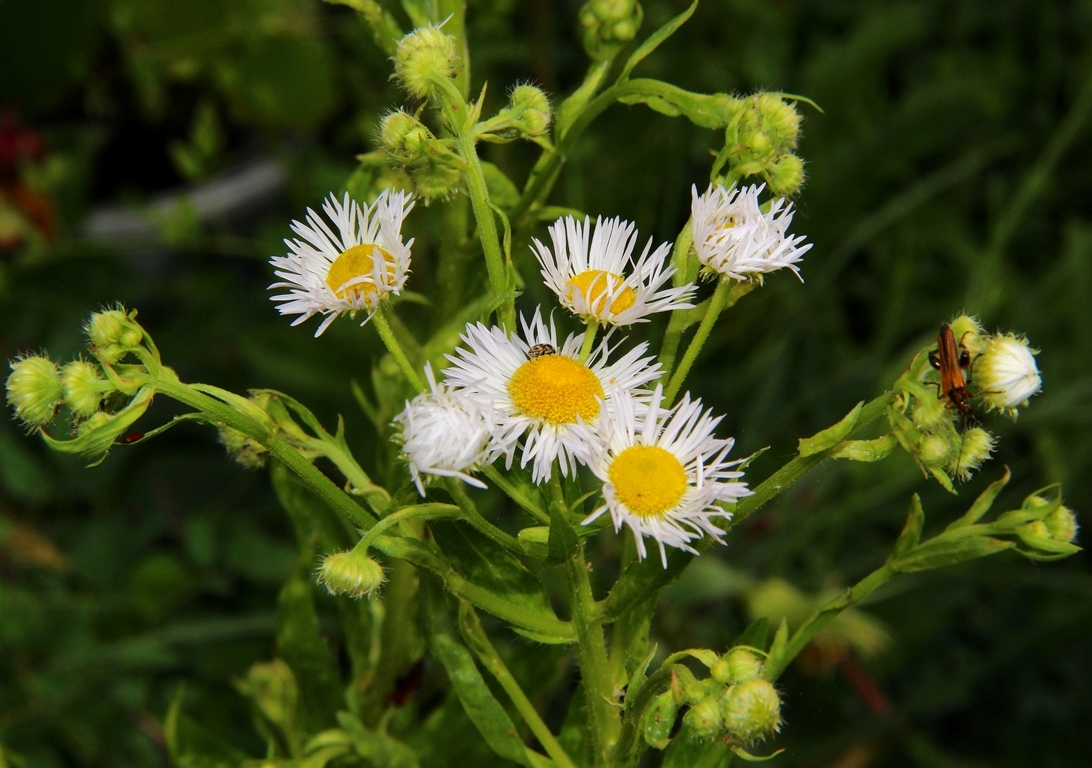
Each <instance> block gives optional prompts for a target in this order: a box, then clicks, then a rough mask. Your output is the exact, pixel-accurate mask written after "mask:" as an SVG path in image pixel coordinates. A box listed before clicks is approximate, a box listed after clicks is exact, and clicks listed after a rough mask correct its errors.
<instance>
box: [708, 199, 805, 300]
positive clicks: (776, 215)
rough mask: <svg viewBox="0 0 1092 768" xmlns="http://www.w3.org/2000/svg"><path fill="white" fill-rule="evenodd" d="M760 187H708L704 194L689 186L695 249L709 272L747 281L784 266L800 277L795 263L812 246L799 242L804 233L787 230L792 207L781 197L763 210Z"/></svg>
mask: <svg viewBox="0 0 1092 768" xmlns="http://www.w3.org/2000/svg"><path fill="white" fill-rule="evenodd" d="M764 186H765V185H762V186H757V187H756V186H750V187H743V188H742V189H734V190H732V191H728V190H726V189H725V188H724V187H722V186H720V185H717V187H716V188H713V187H712V186H710V187H709V189H708V190H706V192H705V194H704V195H699V194H698V188H697V187H693V188H692V190H691V197H692V202H691V206H690V212H691V215H692V217H693V234H694V250H695V251H696V252H697V255H698V261H700V262H701V263H702V265H703V266H704V267H705V268H706V269H707V270H708V271H710V272H715V273H717V274H719V275H725V276H727V277H731V278H734V279H736V280H746V279H748V276H749V275H754V274H764V273H766V272H773V271H774V270H775V269H781V268H782V267H788V268H789V269H791V270H792V271H793V272H795V273H796V276H797V277H800V269H799V267H797V266H796V262H798V261H800V258H801V257H802V256H803V255H804V253H805V252H807V250H808V249H809V248H811V244H810V243H809V244H807V245H801V243H802V242H804V236H803V235H800V236H799V237H792V236H791V235H789V234H788V232H787V230H788V228H789V224H791V223H792V216H793V210H792V203H790V202H788V201H787V200H785V198H783V197H779V198H777V199H776V200H773V201H771V203H770V210H769V212H768V213H763V212H762V209H761V208H760V207H759V203H758V195H759V193H760V192H761V191H762V189H763V187H764Z"/></svg>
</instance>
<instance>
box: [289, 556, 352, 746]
mask: <svg viewBox="0 0 1092 768" xmlns="http://www.w3.org/2000/svg"><path fill="white" fill-rule="evenodd" d="M306 560H307V561H309V560H310V558H306ZM307 566H309V562H308V563H307ZM301 570H302V571H303V572H304V573H308V572H309V571H310V568H309V567H304V568H301ZM278 616H279V619H280V628H279V629H278V631H277V650H278V651H279V652H280V655H281V656H282V657H283V658H284V660H285V661H286V662H288V666H289V667H291V668H292V672H293V674H294V675H295V678H296V682H297V683H298V685H299V688H300V701H301V703H302V705H303V706H302V707H301V711H302V716H303V725H304V730H305V731H306V732H308V733H315V732H317V731H321V730H324V729H326V728H329V727H331V726H333V725H334V722H335V715H336V713H337V711H338V710H339V709H342V708H344V706H345V697H344V695H343V694H342V691H341V681H340V680H339V679H338V674H337V671H336V670H335V669H334V663H333V659H331V658H330V650H329V648H328V647H327V645H326V641H325V640H324V639H323V637H322V635H321V634H320V633H319V625H318V615H317V614H316V613H315V604H314V600H313V599H312V596H311V582H310V581H309V580H308V579H307V578H305V577H303V576H300V575H297V576H296V577H294V578H292V579H290V580H289V581H288V583H287V584H285V585H284V587H283V588H282V589H281V594H280V597H279V598H278Z"/></svg>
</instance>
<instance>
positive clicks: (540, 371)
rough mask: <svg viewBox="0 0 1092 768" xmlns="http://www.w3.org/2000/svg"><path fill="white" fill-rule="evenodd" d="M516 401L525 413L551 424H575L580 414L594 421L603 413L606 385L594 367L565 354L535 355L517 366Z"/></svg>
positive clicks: (512, 386) (512, 385) (511, 386)
mask: <svg viewBox="0 0 1092 768" xmlns="http://www.w3.org/2000/svg"><path fill="white" fill-rule="evenodd" d="M508 394H509V395H511V396H512V404H513V405H515V406H516V410H517V411H519V412H520V413H522V414H523V415H524V416H531V417H533V418H536V419H543V420H545V421H548V422H549V423H551V424H555V425H557V424H575V423H576V417H577V416H579V417H580V418H582V419H583V420H584V421H592V420H593V419H595V417H596V416H598V415H599V403H598V402H597V401H596V398H597V397H598V398H602V397H603V385H602V384H600V383H599V379H598V378H597V377H596V375H595V374H594V373H592V372H591V370H590V369H589V368H588V367H587V366H585V365H583V364H581V363H578V362H576V361H575V360H573V359H572V358H571V357H564V356H563V355H543V356H542V357H534V358H531V359H530V360H528V361H527V362H526V363H524V364H523V365H521V366H520V367H519V368H517V369H516V372H515V373H514V374H512V378H511V379H509V381H508Z"/></svg>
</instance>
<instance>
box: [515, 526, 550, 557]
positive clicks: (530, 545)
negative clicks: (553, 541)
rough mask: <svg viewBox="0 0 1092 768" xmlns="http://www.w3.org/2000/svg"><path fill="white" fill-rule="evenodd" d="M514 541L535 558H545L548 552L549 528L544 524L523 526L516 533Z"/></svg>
mask: <svg viewBox="0 0 1092 768" xmlns="http://www.w3.org/2000/svg"><path fill="white" fill-rule="evenodd" d="M516 541H518V542H519V545H520V546H521V547H523V551H524V552H526V553H527V554H528V555H529V556H530V557H533V558H535V559H536V560H545V559H546V558H547V557H548V556H549V554H550V547H549V541H550V529H549V528H548V527H546V526H545V525H538V526H535V527H533V528H524V529H523V530H521V531H520V532H519V533H517V534H516Z"/></svg>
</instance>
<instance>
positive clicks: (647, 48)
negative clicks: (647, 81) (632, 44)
mask: <svg viewBox="0 0 1092 768" xmlns="http://www.w3.org/2000/svg"><path fill="white" fill-rule="evenodd" d="M697 7H698V0H694V2H693V3H691V4H690V7H689V8H687V9H686V10H685V11H683V12H682V13H680V14H679V15H678V16H676V17H675V18H673V19H671V20H670V21H668V22H667V23H666V24H664V25H663V26H662V27H660V28H659V29H657V30H656V31H655V32H653V33H652V34H651V35H649V36H648V39H646V40H645V41H644V42H643V43H641V44H640V45H639V46H637V50H635V51H634V52H633V54H632V55H631V56H630V57H629V60H628V61H626V65H625V66H624V67H622V73H621V74H620V75H618V80H619V81H622V80H627V79H628V78H629V73H630V72H632V71H633V68H634V67H636V66H637V65H638V64H640V63H641V62H642V61H644V59H645V57H647V56H648V55H649V54H650V53H652V52H653V51H655V50H656V49H657V48H659V47H660V45H661V44H662V43H663V42H664V41H665V40H667V39H668V38H669V37H671V36H672V35H673V34H675V32H676V30H678V28H679V27H681V26H682V25H683V24H685V23H686V21H687V20H688V19H689V18H690V17H691V16H693V15H694V11H695V9H697Z"/></svg>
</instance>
